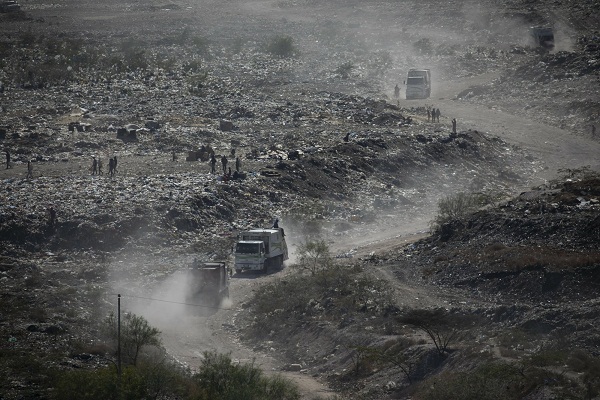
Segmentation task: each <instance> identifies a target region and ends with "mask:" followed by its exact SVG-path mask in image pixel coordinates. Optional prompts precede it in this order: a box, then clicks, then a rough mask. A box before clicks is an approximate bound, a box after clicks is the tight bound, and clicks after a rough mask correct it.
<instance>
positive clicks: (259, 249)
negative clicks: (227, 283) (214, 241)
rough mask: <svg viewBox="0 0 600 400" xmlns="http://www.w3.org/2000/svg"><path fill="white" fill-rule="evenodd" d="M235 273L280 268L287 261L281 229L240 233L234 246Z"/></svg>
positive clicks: (285, 245) (286, 251)
mask: <svg viewBox="0 0 600 400" xmlns="http://www.w3.org/2000/svg"><path fill="white" fill-rule="evenodd" d="M234 255H235V272H236V273H238V274H239V273H241V272H242V271H262V272H265V273H266V272H267V269H268V268H269V267H274V268H282V267H283V262H284V261H286V260H287V259H288V250H287V244H286V243H285V233H284V231H283V228H271V229H260V228H259V229H251V230H248V231H243V232H240V234H239V235H238V241H237V243H236V244H235V251H234Z"/></svg>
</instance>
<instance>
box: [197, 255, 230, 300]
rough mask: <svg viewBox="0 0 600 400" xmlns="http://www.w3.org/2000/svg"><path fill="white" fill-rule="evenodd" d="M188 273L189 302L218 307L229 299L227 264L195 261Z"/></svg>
mask: <svg viewBox="0 0 600 400" xmlns="http://www.w3.org/2000/svg"><path fill="white" fill-rule="evenodd" d="M187 273H188V276H187V279H188V287H189V291H188V294H189V296H188V301H190V302H192V303H201V304H203V305H208V306H212V307H218V306H219V305H220V304H221V302H222V301H223V300H225V299H226V298H229V269H228V268H227V264H226V263H224V262H199V261H197V260H194V262H193V263H192V264H191V265H190V267H189V269H188V271H187Z"/></svg>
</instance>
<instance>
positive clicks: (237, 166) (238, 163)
mask: <svg viewBox="0 0 600 400" xmlns="http://www.w3.org/2000/svg"><path fill="white" fill-rule="evenodd" d="M241 168H242V160H240V156H237V157H236V158H235V170H236V171H237V172H240V169H241Z"/></svg>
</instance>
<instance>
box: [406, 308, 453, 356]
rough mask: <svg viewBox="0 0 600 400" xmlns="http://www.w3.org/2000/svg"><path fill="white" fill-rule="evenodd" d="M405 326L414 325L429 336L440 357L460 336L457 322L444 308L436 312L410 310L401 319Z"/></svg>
mask: <svg viewBox="0 0 600 400" xmlns="http://www.w3.org/2000/svg"><path fill="white" fill-rule="evenodd" d="M399 321H400V322H401V323H404V324H409V325H413V326H415V327H416V328H418V329H420V330H422V331H423V332H425V333H426V334H427V336H429V338H430V339H431V341H432V342H433V344H434V345H435V348H436V350H437V352H438V354H439V355H440V356H444V355H445V353H446V352H448V346H450V343H452V341H453V340H455V339H456V338H457V336H458V330H457V328H456V325H457V322H458V321H457V320H456V319H455V318H453V317H452V316H450V315H449V314H448V312H447V311H446V310H445V309H443V308H438V309H435V310H423V309H421V310H410V311H408V312H407V313H406V314H404V315H403V316H401V317H400V318H399Z"/></svg>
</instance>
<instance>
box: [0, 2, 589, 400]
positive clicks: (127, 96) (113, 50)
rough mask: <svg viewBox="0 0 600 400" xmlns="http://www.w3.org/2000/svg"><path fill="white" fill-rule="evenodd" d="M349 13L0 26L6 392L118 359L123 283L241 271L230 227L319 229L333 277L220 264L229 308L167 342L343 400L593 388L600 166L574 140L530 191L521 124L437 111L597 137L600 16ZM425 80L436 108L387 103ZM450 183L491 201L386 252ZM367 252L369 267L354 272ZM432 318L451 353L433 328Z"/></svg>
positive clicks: (98, 10) (143, 12)
mask: <svg viewBox="0 0 600 400" xmlns="http://www.w3.org/2000/svg"><path fill="white" fill-rule="evenodd" d="M340 3H342V4H341V5H342V6H343V7H339V5H340V4H337V3H336V2H318V1H305V2H296V1H294V2H289V1H278V2H228V3H223V2H214V3H213V2H202V5H201V6H200V5H199V4H200V3H197V2H196V3H194V2H187V1H178V2H170V3H164V2H161V1H151V2H148V3H144V4H142V3H135V2H108V3H107V2H102V3H98V2H90V1H84V2H81V1H77V2H73V1H71V0H59V1H56V2H54V3H52V4H43V3H40V2H39V1H35V0H29V1H27V2H20V7H21V10H20V11H18V12H11V13H0V67H1V68H0V143H1V146H2V151H3V152H2V157H3V158H2V159H3V160H4V155H5V154H8V155H9V156H10V164H9V165H7V168H5V167H4V164H2V168H0V198H1V200H2V201H1V202H0V282H1V283H2V285H1V289H0V337H1V338H2V343H3V344H2V345H1V346H0V397H1V398H6V399H30V398H52V393H53V388H54V385H55V384H56V380H55V378H56V377H57V376H61V374H64V373H65V372H70V371H79V370H86V371H87V370H94V369H96V368H102V367H107V366H109V367H110V366H112V365H113V360H114V353H111V352H110V350H109V349H108V348H107V347H106V344H105V343H104V342H103V340H102V339H101V338H102V334H101V328H102V322H103V320H104V318H105V317H106V315H108V314H109V313H110V312H111V311H114V309H115V308H116V304H115V294H116V293H117V292H119V291H121V290H127V291H128V292H129V293H130V294H133V295H136V296H140V297H148V296H150V294H152V293H155V291H156V289H157V288H159V289H160V288H162V285H163V284H165V282H167V283H168V282H170V279H172V278H173V277H174V276H176V275H177V272H178V271H180V270H181V269H182V268H184V267H185V266H187V265H188V264H189V263H190V261H191V260H192V259H193V258H198V259H201V260H223V259H230V256H231V248H232V244H233V243H234V241H235V238H236V235H237V233H238V232H239V231H240V230H244V229H247V228H251V227H266V226H270V225H271V224H272V221H273V219H274V218H279V219H280V221H281V224H282V225H283V226H285V228H286V233H287V234H288V239H289V244H290V250H291V253H292V255H293V256H294V255H295V254H294V253H295V251H296V250H297V249H298V245H299V244H300V243H302V242H304V241H306V240H307V239H308V238H314V237H323V238H326V240H327V244H328V245H330V246H331V249H332V251H335V252H337V251H338V250H339V252H340V253H339V254H338V253H335V252H334V253H333V254H332V256H334V257H336V262H335V263H334V264H335V268H333V269H332V270H330V271H325V272H326V273H325V274H324V275H322V274H316V275H315V276H314V277H311V276H309V275H308V274H307V275H303V274H299V275H298V276H295V275H294V273H293V271H294V269H293V268H292V267H293V265H294V263H295V260H294V257H292V259H291V260H290V262H289V264H288V266H289V267H290V268H289V269H286V270H284V271H278V272H277V273H274V274H271V275H267V276H251V277H248V276H243V277H241V276H240V277H238V276H235V275H234V276H233V278H232V280H233V281H234V282H237V286H236V288H237V289H239V292H238V293H235V292H234V291H233V290H232V299H233V303H234V304H233V308H232V309H228V310H221V311H220V313H221V314H219V313H216V314H214V315H210V316H209V317H206V318H205V319H204V320H202V321H197V320H194V319H192V317H191V316H190V315H188V314H185V315H184V316H185V318H181V320H178V321H176V322H174V323H172V324H171V326H172V327H178V326H179V325H180V324H182V321H183V320H184V319H185V320H186V321H189V320H191V321H193V322H194V323H195V324H196V325H194V324H192V325H191V327H188V330H187V331H182V332H183V336H184V337H185V340H184V339H180V337H176V338H175V339H172V340H171V342H170V343H171V344H172V343H176V345H177V346H179V348H178V350H179V351H180V352H181V353H186V354H192V355H194V354H196V352H197V351H199V350H198V349H199V348H200V346H197V345H196V343H197V342H194V341H193V340H192V339H189V338H196V339H197V337H194V335H197V336H201V335H204V336H206V337H209V338H214V337H218V338H223V339H222V340H223V342H225V343H227V346H229V347H227V346H223V347H224V350H225V351H241V350H240V349H246V350H247V349H250V350H248V351H247V353H252V352H256V354H265V353H266V354H271V355H274V356H275V357H278V358H281V359H282V360H285V362H286V363H287V364H288V365H291V364H293V365H294V368H296V369H300V371H296V372H298V373H299V374H303V375H304V376H310V377H312V378H314V379H315V380H320V381H323V382H327V383H328V384H329V385H330V386H331V387H332V388H334V389H335V391H336V392H337V393H340V394H341V395H344V396H346V397H348V398H357V397H359V396H360V397H362V398H365V399H369V398H373V399H385V398H408V397H409V396H412V394H413V393H419V394H420V395H421V396H422V397H423V398H444V399H451V398H453V397H452V396H450V394H449V393H448V392H446V393H441V394H436V393H435V390H436V388H440V387H443V386H444V385H441V384H437V385H436V382H438V381H437V380H436V379H440V380H445V382H453V383H454V384H455V385H456V387H460V386H461V382H466V383H467V384H468V385H467V384H464V385H462V386H463V387H465V386H469V387H477V384H476V382H475V383H474V382H473V381H471V380H469V379H470V378H469V376H465V375H463V373H464V371H475V372H476V373H473V374H472V376H473V377H475V378H477V379H478V381H479V382H493V383H494V385H496V386H497V387H498V388H506V385H505V380H503V379H504V378H505V377H509V378H511V379H513V380H514V381H515V382H517V383H515V384H514V385H511V386H510V393H511V395H513V397H512V398H531V399H537V398H542V397H543V396H545V395H548V396H549V395H550V394H552V395H554V396H555V397H556V398H567V396H571V397H575V398H585V397H586V396H587V397H588V398H593V396H597V394H594V393H597V379H598V378H597V377H598V374H597V370H595V369H594V368H595V366H596V361H597V348H595V347H594V346H597V340H598V337H597V334H596V333H595V331H594V327H595V326H597V324H598V321H597V317H596V315H595V314H596V312H595V310H596V308H597V307H596V306H597V304H596V303H597V300H596V299H597V295H596V293H597V289H598V274H597V272H596V271H597V266H598V262H599V261H598V254H597V247H598V246H597V245H598V235H599V221H598V195H599V194H598V178H597V176H595V175H594V174H593V173H592V172H593V171H588V170H579V169H577V170H575V168H578V167H579V162H580V161H581V160H580V158H579V157H581V155H580V154H579V153H577V151H576V149H575V148H574V150H570V151H571V152H573V154H571V153H569V154H566V156H569V157H571V159H573V160H574V162H576V163H577V165H574V166H573V167H572V168H574V169H573V170H572V171H569V175H568V176H566V177H564V178H561V179H559V180H557V181H556V182H548V183H546V184H545V185H543V186H537V185H540V182H539V175H540V174H541V173H542V172H544V173H546V174H547V172H548V169H549V168H550V167H549V166H548V164H551V160H549V158H551V157H552V156H551V155H550V156H548V155H547V154H545V153H543V152H541V153H540V154H536V153H535V152H532V151H529V150H526V149H524V148H523V147H519V146H518V145H515V144H514V143H512V142H510V141H508V140H505V139H503V138H502V137H499V136H498V135H501V134H502V133H506V132H510V133H514V132H516V133H517V134H523V135H525V134H530V132H526V129H525V128H524V126H523V125H519V124H510V121H509V122H508V123H506V124H504V123H503V124H502V127H501V128H500V127H497V126H496V127H494V129H496V130H495V131H492V130H491V129H490V130H488V129H481V128H480V127H479V126H476V124H472V125H468V124H466V123H464V124H463V125H461V126H459V129H458V131H457V132H452V130H451V119H452V118H454V116H453V115H449V114H448V115H447V114H446V113H445V110H444V106H443V105H442V106H441V107H442V117H441V121H438V122H433V121H430V120H428V118H427V109H428V108H431V107H432V106H437V107H440V105H439V104H440V103H441V104H446V105H448V107H449V106H450V104H452V102H454V103H457V104H458V103H460V104H463V103H464V104H467V105H469V104H473V105H482V104H483V105H485V106H487V107H489V108H490V109H497V110H499V111H502V112H505V113H506V114H511V113H514V114H515V115H526V116H527V117H528V118H530V119H531V123H532V124H535V123H539V122H543V123H545V124H548V125H553V126H558V127H561V128H564V129H565V131H564V132H565V133H567V132H570V133H574V134H577V135H578V136H584V137H586V138H591V139H592V140H597V137H594V136H593V135H592V130H591V125H593V124H594V123H595V121H597V119H598V117H599V115H598V110H599V107H598V104H599V101H598V93H600V92H599V91H598V86H599V83H598V66H599V65H600V64H598V35H597V33H596V32H594V30H593V28H594V27H595V26H597V18H598V17H597V13H596V12H595V9H596V8H597V7H596V5H597V4H596V3H597V1H595V0H587V1H574V0H573V1H562V2H554V3H552V4H547V2H541V1H526V2H523V1H507V2H504V3H503V4H501V5H498V4H497V2H490V4H488V6H489V9H486V8H485V6H477V7H471V5H467V4H465V2H462V1H458V0H453V1H447V2H443V3H440V2H438V1H432V2H426V3H425V4H427V7H423V9H422V10H421V9H419V10H415V8H414V7H413V3H412V2H400V3H398V2H385V1H382V2H374V3H373V2H369V3H364V4H362V3H361V4H358V3H357V2H355V3H357V4H353V5H352V7H348V4H347V2H340ZM323 15H326V16H327V18H324V17H323ZM549 21H558V22H561V23H562V24H563V25H564V26H563V27H569V28H570V29H557V32H556V34H557V38H559V43H558V44H559V45H558V47H557V49H556V51H554V52H551V53H546V52H543V51H540V50H539V49H535V48H533V47H532V46H530V45H529V44H528V43H526V40H525V39H524V38H525V37H526V35H527V27H528V26H529V25H531V24H546V23H548V22H549ZM577 21H579V22H577ZM559 25H560V24H559ZM398 38H401V40H399V39H398ZM415 66H427V67H431V68H432V69H433V71H434V76H435V80H434V82H435V85H434V91H433V93H434V96H433V97H432V98H431V99H426V100H423V101H413V102H410V101H405V100H404V99H402V98H400V99H393V100H392V93H391V92H392V89H393V87H394V85H395V84H396V83H401V82H402V80H403V79H404V76H405V74H406V71H407V69H408V68H412V67H415ZM455 89H457V90H455ZM444 102H446V103H444ZM471 112H472V113H475V111H471ZM486 115H490V114H486ZM470 117H472V115H465V119H466V120H468V118H470ZM462 122H463V121H461V123H462ZM492 122H493V121H492ZM488 126H490V125H488ZM545 127H546V125H543V126H542V127H541V128H540V127H538V130H541V129H545ZM521 130H522V131H521ZM503 131H504V132H503ZM570 133H569V134H570ZM534 136H535V135H534ZM533 139H534V140H535V139H537V137H534V138H533ZM544 140H545V139H540V141H542V142H543V141H544ZM5 152H6V153H5ZM213 152H214V154H215V156H216V160H217V163H216V168H215V169H216V171H215V172H212V171H211V164H210V162H209V158H208V157H207V156H208V154H211V153H213ZM542 153H543V154H542ZM223 157H225V158H227V160H228V161H227V164H224V163H222V161H221V160H222V159H223ZM238 159H239V163H240V165H239V171H238V167H237V166H236V161H237V160H238ZM94 160H95V161H96V168H97V169H96V171H94V170H93V162H94ZM109 160H113V161H114V160H118V166H117V168H116V170H115V171H113V173H110V170H109ZM98 161H102V163H103V169H102V171H100V170H98V166H99V164H98ZM586 161H587V160H586ZM28 167H30V168H31V169H30V170H29V171H28ZM229 169H231V170H232V173H231V174H229ZM29 172H30V175H29V174H28V173H29ZM532 185H536V187H535V188H533V189H531V190H529V189H527V190H526V191H525V192H523V193H522V194H521V195H518V196H516V197H514V195H515V191H516V192H517V193H519V192H521V191H523V190H524V189H523V188H529V187H531V186H532ZM457 193H470V194H475V195H477V196H481V197H482V198H486V199H488V203H487V206H486V208H484V209H482V210H480V211H478V212H476V213H469V214H468V215H466V216H464V217H463V218H461V219H457V220H450V221H446V222H445V223H444V224H442V225H441V226H439V229H438V230H434V232H433V233H432V235H431V236H430V237H428V238H426V239H424V240H421V241H418V242H416V243H414V244H412V245H409V246H407V247H405V246H385V248H386V251H383V250H382V249H383V248H384V246H383V245H381V244H380V242H378V240H383V239H388V240H389V239H390V238H394V237H396V236H397V235H399V234H415V233H417V234H419V235H424V234H425V233H428V228H429V222H430V221H431V220H432V219H434V218H435V215H436V213H437V212H438V201H439V200H440V199H441V198H445V197H446V196H452V195H455V194H457ZM507 198H510V200H508V201H507V200H506V199H507ZM360 240H362V241H363V243H364V242H365V241H367V242H368V243H369V246H371V247H368V250H364V251H366V252H367V254H369V253H370V255H369V256H366V257H363V256H361V257H360V258H359V257H356V258H353V254H354V253H355V250H356V243H357V242H358V241H360ZM390 247H401V248H400V249H396V250H394V251H387V249H389V248H390ZM288 272H289V274H288ZM270 284H274V286H271V285H270ZM338 286H339V288H340V289H337V287H338ZM241 292H243V295H244V297H242V296H241V295H240V293H241ZM253 294H257V295H262V296H267V297H266V300H265V301H262V302H259V303H257V304H256V305H254V301H253V300H252V297H251V296H252V295H253ZM236 295H240V297H238V298H236V297H235V296H236ZM275 295H277V296H281V299H282V300H281V302H277V301H274V300H273V297H271V298H269V297H268V296H275ZM263 298H264V297H263ZM276 305H277V306H276ZM254 306H256V307H263V308H255V307H254ZM280 306H281V307H280ZM284 307H289V308H284ZM155 308H156V309H159V310H161V311H162V309H161V308H160V307H155ZM413 311H414V312H415V313H416V314H414V313H412V312H413ZM164 314H169V312H168V311H167V312H164ZM173 315H175V316H176V317H178V318H179V317H181V316H180V315H179V314H176V313H173ZM192 316H193V317H195V314H194V315H192ZM210 318H213V319H214V321H216V322H214V323H213V324H212V325H211V323H206V321H209V322H210V321H211V320H210ZM432 318H435V319H436V320H438V321H440V322H442V323H443V324H442V325H441V326H442V328H443V329H442V330H441V331H440V330H439V327H440V326H438V325H436V326H435V330H434V331H432V332H438V333H440V334H442V335H445V334H446V333H450V334H451V337H452V340H450V344H449V346H448V347H447V348H444V349H439V348H438V349H435V347H436V346H435V344H433V345H432V343H431V337H430V336H429V335H428V333H427V331H426V330H424V329H423V328H424V327H428V326H430V325H427V324H423V323H424V321H425V322H428V323H429V322H431V319H432ZM200 326H201V327H202V328H203V329H204V328H206V326H212V327H213V328H211V329H212V330H209V331H208V332H205V331H202V333H198V332H199V331H200V329H199V327H200ZM467 326H469V327H472V329H466V328H465V327H467ZM206 329H208V328H206ZM454 332H456V334H457V335H458V336H457V337H454V336H453V334H454ZM252 334H255V335H256V338H258V340H255V341H251V340H248V339H249V338H250V336H251V335H252ZM265 334H267V336H268V339H267V340H265ZM229 335H231V336H229ZM457 338H459V339H457ZM188 339H189V340H190V341H189V342H188ZM595 343H596V344H595ZM219 344H222V343H219ZM207 347H208V345H207ZM167 350H169V349H167ZM440 350H441V351H440ZM244 354H246V353H244ZM565 354H571V356H567V355H565ZM194 357H195V356H194ZM569 357H570V358H569ZM594 357H595V358H594ZM239 358H241V357H239ZM246 358H247V359H249V360H250V361H252V359H251V358H249V357H246ZM490 359H492V360H494V361H497V360H502V361H507V364H503V365H502V366H501V367H502V368H495V367H496V364H486V361H489V360H490ZM196 362H197V360H196ZM564 365H568V368H567V367H564ZM186 367H190V365H187V366H186ZM513 367H514V368H513ZM453 368H456V374H454V375H451V373H452V370H453ZM478 368H484V369H485V368H487V369H485V371H483V370H480V369H478ZM489 371H492V372H489ZM494 371H499V372H497V374H496V375H495V376H494ZM515 371H516V372H515ZM449 374H450V375H449ZM576 374H579V375H577V376H575V375H576ZM499 377H500V378H502V379H499ZM479 378H481V379H479ZM491 378H493V379H491ZM490 379H491V380H490ZM531 382H533V383H531ZM540 382H542V383H543V384H544V385H546V386H547V387H546V386H544V385H542V384H541V383H540ZM585 385H587V388H588V392H587V393H584V392H583V390H584V388H585V387H586V386H585ZM496 386H494V387H496ZM445 387H447V388H451V387H452V386H451V385H446V386H445ZM488 389H489V387H488ZM563 389H564V391H563V392H561V391H560V390H563ZM571 389H572V390H571ZM481 390H483V389H481ZM498 390H500V389H498ZM417 391H420V392H417ZM594 391H596V392H594ZM495 393H496V392H495ZM498 393H500V392H498ZM523 393H526V394H527V395H528V396H529V397H524V395H523ZM311 394H312V393H308V394H306V396H307V397H308V396H309V395H311ZM427 396H429V397H427ZM435 396H437V397H435ZM536 396H537V397H536ZM454 398H460V396H459V397H454ZM473 398H483V397H482V396H478V395H477V394H475V395H473ZM500 398H501V397H500Z"/></svg>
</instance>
